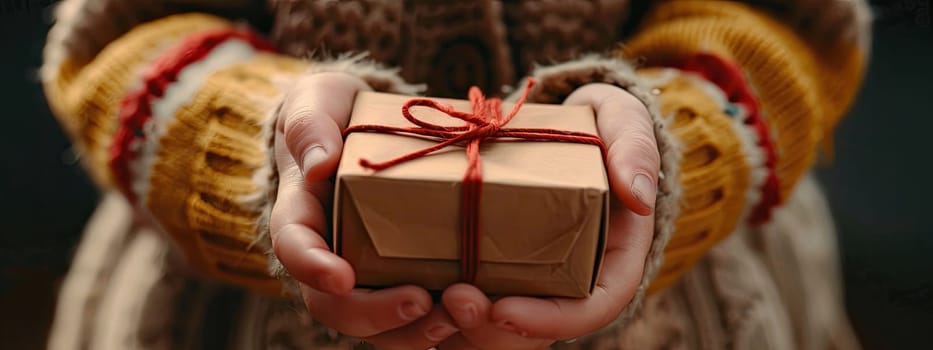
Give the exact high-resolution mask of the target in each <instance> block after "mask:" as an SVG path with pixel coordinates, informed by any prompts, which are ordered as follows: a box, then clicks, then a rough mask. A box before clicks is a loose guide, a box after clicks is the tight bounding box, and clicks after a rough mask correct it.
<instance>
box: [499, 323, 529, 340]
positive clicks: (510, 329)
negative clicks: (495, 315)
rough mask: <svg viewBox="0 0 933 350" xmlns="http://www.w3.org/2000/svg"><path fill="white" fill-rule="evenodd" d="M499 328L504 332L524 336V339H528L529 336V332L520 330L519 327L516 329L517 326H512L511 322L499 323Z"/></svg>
mask: <svg viewBox="0 0 933 350" xmlns="http://www.w3.org/2000/svg"><path fill="white" fill-rule="evenodd" d="M498 326H499V328H500V329H502V330H504V331H506V332H512V333H515V334H518V335H521V336H523V337H527V336H528V333H527V332H525V331H522V330H520V329H518V327H515V325H514V324H512V322H509V321H502V322H499V324H498Z"/></svg>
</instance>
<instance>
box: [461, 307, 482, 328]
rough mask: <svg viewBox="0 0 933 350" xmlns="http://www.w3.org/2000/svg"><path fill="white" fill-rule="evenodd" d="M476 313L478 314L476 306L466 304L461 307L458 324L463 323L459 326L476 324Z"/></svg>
mask: <svg viewBox="0 0 933 350" xmlns="http://www.w3.org/2000/svg"><path fill="white" fill-rule="evenodd" d="M477 313H478V312H477V311H476V305H473V304H472V303H467V304H465V305H463V316H462V317H461V318H460V322H463V324H461V326H463V325H467V326H470V325H473V323H475V322H476V317H477V316H476V314H477Z"/></svg>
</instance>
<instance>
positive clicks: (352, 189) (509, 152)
mask: <svg viewBox="0 0 933 350" xmlns="http://www.w3.org/2000/svg"><path fill="white" fill-rule="evenodd" d="M409 99H411V97H410V96H400V95H391V94H383V93H375V92H361V93H359V94H358V95H357V97H356V100H355V104H354V107H353V112H352V116H351V119H350V125H361V124H377V125H387V126H400V127H409V126H412V125H411V123H410V122H409V121H407V120H405V119H404V118H403V117H402V114H401V107H402V105H403V104H404V103H405V102H406V101H408V100H409ZM434 100H437V101H439V102H442V103H446V104H450V105H452V106H453V107H454V108H455V109H456V110H459V111H470V110H471V108H470V102H468V101H465V100H451V99H434ZM511 108H512V104H511V103H503V109H504V110H505V111H508V110H511ZM412 114H413V115H414V116H415V117H417V118H419V119H422V120H425V121H427V122H431V123H436V124H440V125H445V126H459V125H463V124H464V122H463V121H461V120H459V119H454V118H452V117H449V116H447V115H445V114H443V113H442V112H440V111H437V110H434V109H429V108H424V107H413V108H412ZM505 127H507V128H518V127H524V128H532V127H533V128H550V129H557V130H566V131H579V132H585V133H590V134H593V135H596V134H597V131H596V121H595V117H594V115H593V112H592V110H591V109H590V108H589V107H583V106H557V105H539V104H525V105H523V106H522V107H521V110H520V111H519V113H518V114H517V115H516V116H515V118H514V119H513V120H512V121H511V122H510V123H509V124H508V125H506V126H505ZM437 142H438V141H436V140H431V139H427V138H422V137H416V136H407V135H396V134H385V133H371V132H354V133H351V134H349V135H348V136H347V138H346V140H345V143H344V149H343V156H342V159H341V161H340V164H339V168H338V172H337V180H336V194H335V202H334V231H333V234H334V236H333V242H334V249H335V251H336V253H337V254H339V255H340V256H342V257H343V258H344V259H346V260H347V261H348V262H349V263H350V264H351V265H352V266H353V268H354V270H355V272H356V278H357V285H358V286H360V287H371V288H373V287H388V286H396V285H403V284H414V285H418V286H422V287H424V288H426V289H428V290H435V291H438V290H443V289H444V288H446V287H447V286H449V285H451V284H454V283H457V282H459V279H460V256H459V254H460V227H461V226H460V220H461V218H460V213H461V207H460V206H461V201H462V199H461V186H462V185H461V181H462V179H463V176H464V172H465V171H466V168H467V156H466V152H465V151H464V148H463V147H459V146H452V147H448V148H446V149H443V150H441V151H439V152H436V153H433V154H430V155H428V156H425V157H422V158H418V159H415V160H411V161H408V162H405V163H402V164H399V165H396V166H394V167H391V168H388V169H384V170H381V171H378V172H376V171H372V170H370V169H367V168H364V167H362V166H361V165H360V164H359V160H360V159H361V158H365V159H367V160H369V161H372V162H382V161H387V160H390V159H393V158H396V157H399V156H401V155H404V154H407V153H410V152H413V151H416V150H419V149H422V148H424V147H428V146H431V145H434V144H436V143H437ZM480 157H481V162H482V170H483V185H482V192H481V201H480V237H481V241H480V245H479V265H478V267H477V273H476V280H475V282H474V284H475V285H476V286H477V287H478V288H480V289H481V290H483V291H484V292H486V293H488V294H491V295H528V296H554V297H586V296H589V294H590V291H591V288H592V286H593V283H594V281H595V280H596V274H597V273H598V271H599V266H600V264H601V263H602V250H603V242H604V240H605V236H606V229H607V221H608V214H607V213H608V206H609V191H608V188H609V185H608V180H607V176H606V172H605V167H604V165H603V158H602V154H601V151H600V148H599V147H598V146H594V145H586V144H574V143H565V142H556V141H554V142H541V141H533V142H532V141H528V142H525V141H507V140H495V139H488V140H484V141H483V143H482V146H481V148H480Z"/></svg>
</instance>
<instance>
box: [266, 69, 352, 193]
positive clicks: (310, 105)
mask: <svg viewBox="0 0 933 350" xmlns="http://www.w3.org/2000/svg"><path fill="white" fill-rule="evenodd" d="M365 90H370V88H369V86H368V85H366V83H365V82H364V81H363V80H362V79H360V78H358V77H355V76H352V75H349V74H346V73H318V74H312V75H308V76H306V77H303V78H301V79H300V80H299V81H298V82H297V83H296V84H295V86H294V87H293V88H292V89H291V91H290V92H289V93H288V94H287V95H286V96H285V99H284V100H283V101H282V105H281V108H280V109H279V111H278V115H277V118H278V120H277V124H276V127H277V128H279V131H280V132H282V135H284V138H285V144H286V146H287V148H288V152H289V154H290V155H291V157H292V159H294V160H295V163H297V165H298V168H299V170H300V171H301V174H302V176H303V177H304V178H305V180H306V181H308V182H312V183H313V182H317V181H322V180H325V179H327V178H328V177H330V176H331V175H333V173H334V171H336V169H337V163H338V162H339V161H340V153H341V151H342V150H343V135H342V132H343V129H344V128H346V126H347V123H348V122H349V119H350V112H351V111H352V110H353V100H354V97H355V96H356V93H357V92H359V91H365Z"/></svg>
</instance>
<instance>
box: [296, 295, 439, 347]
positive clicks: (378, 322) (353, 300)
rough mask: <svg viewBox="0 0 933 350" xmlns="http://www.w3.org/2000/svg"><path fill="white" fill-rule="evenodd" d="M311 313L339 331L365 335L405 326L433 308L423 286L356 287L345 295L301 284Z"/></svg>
mask: <svg viewBox="0 0 933 350" xmlns="http://www.w3.org/2000/svg"><path fill="white" fill-rule="evenodd" d="M301 289H302V293H301V294H302V296H303V297H304V301H305V305H306V306H307V307H308V311H309V312H310V314H311V316H312V317H313V318H314V319H315V320H317V321H319V322H321V323H322V324H324V325H327V326H328V327H330V328H333V329H335V330H337V331H338V332H340V333H343V334H346V335H349V336H352V337H357V338H367V337H371V336H374V335H376V334H380V333H383V332H386V331H389V330H392V329H396V328H399V327H402V326H405V325H407V324H409V323H411V322H412V321H415V320H417V319H419V318H421V317H424V315H426V314H427V313H428V312H430V311H431V309H432V306H433V305H432V302H431V296H430V295H428V292H427V291H425V290H424V289H422V288H418V287H415V286H401V287H395V288H389V289H383V290H377V291H373V290H362V289H355V290H353V291H352V292H351V293H350V294H347V295H334V294H328V293H322V292H319V291H317V290H314V289H312V288H309V287H307V286H302V287H301Z"/></svg>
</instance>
